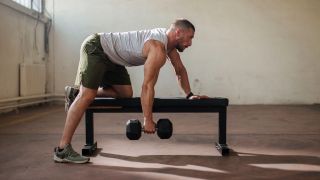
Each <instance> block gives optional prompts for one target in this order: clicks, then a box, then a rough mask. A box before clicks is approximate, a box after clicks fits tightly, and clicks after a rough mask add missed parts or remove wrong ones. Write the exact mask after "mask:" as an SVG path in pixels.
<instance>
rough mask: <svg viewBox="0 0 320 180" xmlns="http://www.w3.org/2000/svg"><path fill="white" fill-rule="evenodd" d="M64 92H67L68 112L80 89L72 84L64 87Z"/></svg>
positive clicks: (65, 107)
mask: <svg viewBox="0 0 320 180" xmlns="http://www.w3.org/2000/svg"><path fill="white" fill-rule="evenodd" d="M64 92H65V104H64V109H65V111H66V112H68V110H69V107H70V106H71V104H72V103H73V101H74V99H75V98H76V97H77V95H78V94H79V89H76V88H74V87H71V86H66V87H65V88H64Z"/></svg>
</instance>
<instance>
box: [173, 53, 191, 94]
mask: <svg viewBox="0 0 320 180" xmlns="http://www.w3.org/2000/svg"><path fill="white" fill-rule="evenodd" d="M168 56H169V58H170V62H171V64H172V65H173V67H174V70H175V72H176V75H177V80H178V84H179V86H180V87H181V89H182V90H183V92H184V93H185V94H186V96H187V95H188V94H189V93H190V92H191V88H190V83H189V78H188V73H187V70H186V68H185V67H184V65H183V64H182V61H181V58H180V55H179V53H178V52H177V50H175V49H174V50H172V51H171V52H170V53H169V54H168Z"/></svg>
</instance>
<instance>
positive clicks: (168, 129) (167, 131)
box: [157, 119, 173, 139]
mask: <svg viewBox="0 0 320 180" xmlns="http://www.w3.org/2000/svg"><path fill="white" fill-rule="evenodd" d="M172 131H173V128H172V123H171V121H170V120H169V119H159V121H158V122H157V134H158V136H159V138H160V139H169V138H170V137H171V136H172Z"/></svg>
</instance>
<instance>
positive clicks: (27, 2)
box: [13, 0, 31, 8]
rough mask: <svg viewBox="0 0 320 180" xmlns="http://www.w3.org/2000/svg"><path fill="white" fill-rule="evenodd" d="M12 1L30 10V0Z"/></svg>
mask: <svg viewBox="0 0 320 180" xmlns="http://www.w3.org/2000/svg"><path fill="white" fill-rule="evenodd" d="M13 1H14V2H16V3H18V4H21V5H22V6H25V7H27V8H31V0H13Z"/></svg>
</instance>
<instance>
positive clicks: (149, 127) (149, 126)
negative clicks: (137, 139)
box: [143, 119, 156, 134]
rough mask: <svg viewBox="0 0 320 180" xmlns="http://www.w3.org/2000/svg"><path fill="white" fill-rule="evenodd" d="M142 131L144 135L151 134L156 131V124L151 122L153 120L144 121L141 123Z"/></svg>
mask: <svg viewBox="0 0 320 180" xmlns="http://www.w3.org/2000/svg"><path fill="white" fill-rule="evenodd" d="M143 130H144V133H147V134H153V133H155V131H156V124H155V123H154V122H153V120H146V119H145V120H144V122H143Z"/></svg>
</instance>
